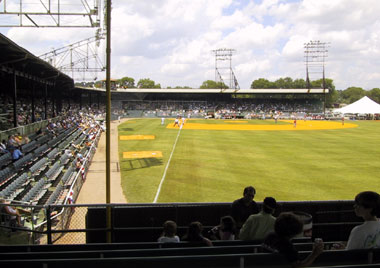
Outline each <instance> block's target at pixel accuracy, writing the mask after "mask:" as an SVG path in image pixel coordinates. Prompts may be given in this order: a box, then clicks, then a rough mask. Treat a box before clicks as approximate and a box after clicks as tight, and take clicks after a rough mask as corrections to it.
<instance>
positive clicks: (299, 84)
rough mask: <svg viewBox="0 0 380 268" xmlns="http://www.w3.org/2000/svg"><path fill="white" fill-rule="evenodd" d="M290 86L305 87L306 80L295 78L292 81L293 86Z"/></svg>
mask: <svg viewBox="0 0 380 268" xmlns="http://www.w3.org/2000/svg"><path fill="white" fill-rule="evenodd" d="M292 88H306V81H305V80H303V79H295V80H294V81H293V87H292Z"/></svg>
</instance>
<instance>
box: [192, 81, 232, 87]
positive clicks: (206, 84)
mask: <svg viewBox="0 0 380 268" xmlns="http://www.w3.org/2000/svg"><path fill="white" fill-rule="evenodd" d="M199 88H203V89H212V88H223V89H226V88H228V86H227V85H226V84H224V83H223V82H215V81H213V80H206V81H204V82H203V83H202V85H201V86H200V87H199Z"/></svg>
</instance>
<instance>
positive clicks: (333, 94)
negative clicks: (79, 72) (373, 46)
mask: <svg viewBox="0 0 380 268" xmlns="http://www.w3.org/2000/svg"><path fill="white" fill-rule="evenodd" d="M113 83H114V84H115V86H116V87H118V88H158V89H159V88H161V84H159V83H158V84H156V82H155V81H153V80H151V79H150V78H143V79H140V80H139V81H138V82H137V84H135V79H133V78H131V77H123V78H121V79H117V80H115V81H113ZM103 84H104V81H96V82H83V83H77V84H76V85H78V86H86V87H96V88H100V87H104V85H103ZM181 88H191V87H188V86H175V87H167V89H181ZM199 88H201V89H213V88H220V89H227V88H228V86H227V85H226V84H224V83H223V82H215V81H213V80H206V81H204V82H203V83H202V84H201V85H200V86H199ZM272 88H276V89H282V88H283V89H291V88H294V89H297V88H308V87H307V82H306V81H305V80H304V79H294V80H293V79H292V78H290V77H285V78H279V79H277V80H275V81H270V80H268V79H265V78H259V79H256V80H253V81H252V83H251V89H272ZM310 88H323V80H322V79H319V80H314V81H310ZM325 88H326V89H329V93H328V95H327V96H326V103H327V106H328V107H329V106H333V105H334V104H340V103H346V104H350V103H353V102H355V101H357V100H359V99H360V98H362V97H364V96H368V97H369V98H371V99H372V100H374V101H376V102H377V103H380V88H373V89H371V90H364V89H363V88H361V87H348V88H347V89H344V90H336V89H335V85H334V81H333V80H332V79H329V78H326V79H325Z"/></svg>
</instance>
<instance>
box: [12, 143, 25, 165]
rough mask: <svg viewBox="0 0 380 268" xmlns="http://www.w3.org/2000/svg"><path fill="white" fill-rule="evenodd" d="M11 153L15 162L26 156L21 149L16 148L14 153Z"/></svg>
mask: <svg viewBox="0 0 380 268" xmlns="http://www.w3.org/2000/svg"><path fill="white" fill-rule="evenodd" d="M11 153H12V160H13V162H15V161H17V160H19V159H20V158H21V157H23V156H24V154H23V153H22V152H21V149H20V147H16V148H15V149H14V150H13V151H11Z"/></svg>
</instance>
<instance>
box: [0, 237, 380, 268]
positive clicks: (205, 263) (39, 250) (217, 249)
mask: <svg viewBox="0 0 380 268" xmlns="http://www.w3.org/2000/svg"><path fill="white" fill-rule="evenodd" d="M332 243H333V242H330V243H326V244H325V247H326V248H330V247H331V245H332ZM294 245H295V247H296V248H297V250H298V251H299V255H300V257H301V259H303V258H305V257H306V256H307V255H308V254H309V253H310V251H311V248H312V243H311V242H302V241H294ZM287 263H288V261H287V260H286V259H285V258H284V256H282V255H279V254H276V253H266V252H265V251H264V250H263V249H262V247H261V245H260V244H259V243H257V242H256V241H240V240H235V241H215V242H214V246H213V247H203V246H200V245H197V244H194V243H189V242H180V243H167V244H163V243H158V242H151V243H112V244H77V245H23V246H20V245H18V246H0V265H1V266H2V267H32V268H33V267H44V268H45V267H46V268H49V267H67V266H70V267H71V268H74V267H81V266H83V265H86V266H87V265H88V266H89V267H92V268H98V267H99V268H100V267H113V268H114V267H139V268H143V267H155V268H157V267H231V268H232V267H240V268H245V267H289V265H287ZM312 266H313V267H380V249H363V250H351V251H347V250H325V251H324V252H323V253H322V254H321V255H320V256H319V257H318V258H317V259H316V261H315V262H314V264H313V265H312Z"/></svg>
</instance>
